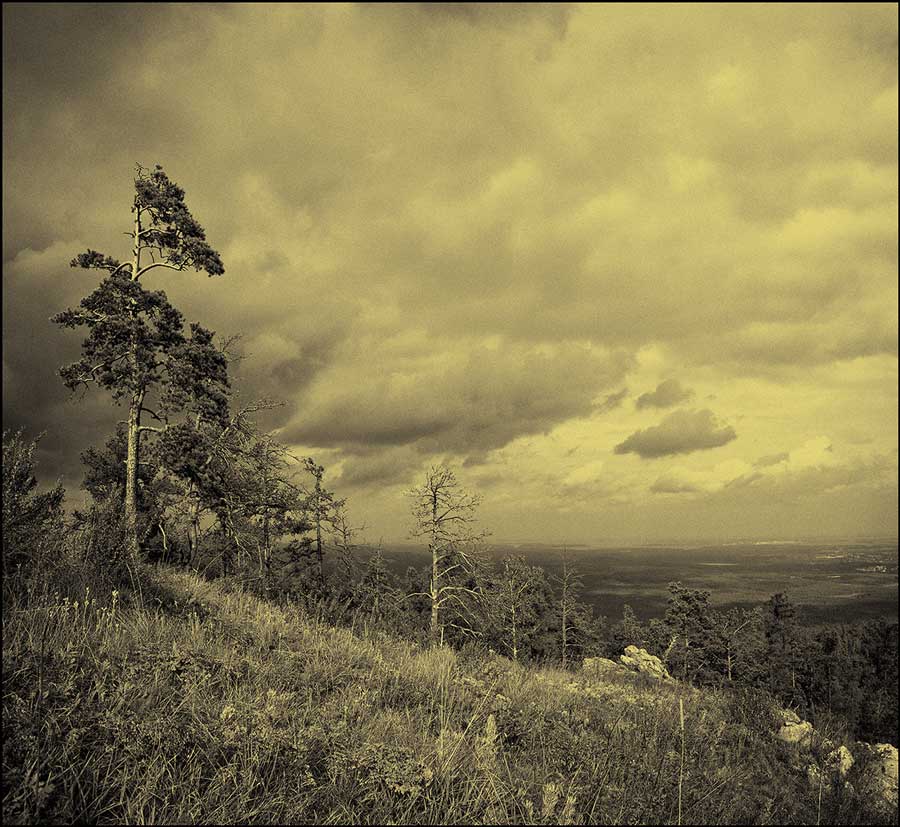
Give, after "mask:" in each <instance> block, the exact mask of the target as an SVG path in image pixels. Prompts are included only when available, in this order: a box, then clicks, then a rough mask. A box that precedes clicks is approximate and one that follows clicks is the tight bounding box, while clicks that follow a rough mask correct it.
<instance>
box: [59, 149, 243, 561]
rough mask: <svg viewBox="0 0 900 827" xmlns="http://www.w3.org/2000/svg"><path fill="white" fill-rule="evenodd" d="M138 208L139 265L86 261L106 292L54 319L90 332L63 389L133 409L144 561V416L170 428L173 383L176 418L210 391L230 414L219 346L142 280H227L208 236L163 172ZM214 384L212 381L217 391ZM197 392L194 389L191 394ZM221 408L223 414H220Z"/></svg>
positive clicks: (129, 509)
mask: <svg viewBox="0 0 900 827" xmlns="http://www.w3.org/2000/svg"><path fill="white" fill-rule="evenodd" d="M134 186H135V195H134V200H133V204H132V209H131V211H132V214H133V223H132V231H131V232H130V233H127V234H128V235H130V236H131V239H132V248H131V260H130V261H126V262H121V263H120V262H119V261H118V260H117V259H114V258H112V257H111V256H107V255H104V254H102V253H99V252H97V251H95V250H88V251H87V252H84V253H81V254H79V255H77V256H76V257H75V258H74V259H72V261H71V265H72V266H73V267H81V268H84V269H88V270H100V271H105V272H106V273H107V275H106V276H105V277H104V278H103V280H102V281H101V282H100V285H99V286H98V287H97V288H96V289H95V290H94V291H93V292H92V293H91V294H90V295H89V296H87V297H86V298H84V299H82V301H81V304H80V306H79V307H78V308H77V309H74V310H73V309H69V310H66V311H64V312H62V313H59V314H57V315H56V316H54V317H53V319H52V321H54V322H56V323H57V324H60V325H62V326H64V327H69V328H76V327H86V328H87V329H88V336H87V338H86V339H85V340H84V342H83V343H82V357H81V359H80V360H78V361H77V362H75V363H73V364H71V365H69V366H67V367H64V368H62V369H61V370H60V375H61V376H62V379H63V382H64V383H65V384H66V386H67V387H69V388H70V389H72V390H74V389H76V388H79V387H84V388H87V387H88V386H89V385H91V384H97V385H99V386H100V387H103V388H105V389H106V390H108V391H109V392H110V393H111V395H112V397H113V399H114V400H115V401H116V403H122V402H124V403H125V404H126V405H127V407H128V416H127V420H126V428H127V449H126V458H125V468H126V473H125V499H124V511H125V522H126V527H127V544H128V551H129V553H130V555H131V556H132V557H136V556H137V554H138V548H139V543H138V468H139V464H140V462H141V459H140V443H141V436H142V434H143V433H144V432H145V431H147V430H158V429H157V428H151V427H150V426H147V425H145V424H144V423H143V422H142V417H143V415H144V414H145V413H147V414H149V415H151V416H153V417H154V418H156V419H158V420H160V421H162V420H163V418H164V414H165V412H166V411H165V410H163V411H151V410H150V409H149V407H148V395H149V394H150V393H151V392H152V391H153V390H154V389H157V388H158V387H159V386H160V385H161V384H162V383H165V382H168V383H169V385H170V389H169V391H170V392H169V393H168V394H166V393H165V392H164V393H162V394H161V398H160V404H161V405H162V406H163V408H164V409H165V407H168V408H169V410H171V409H172V408H173V407H175V406H177V403H178V400H179V399H183V398H184V397H185V396H187V395H189V394H190V391H191V389H193V390H198V389H200V390H202V391H203V393H202V396H203V398H204V406H203V407H205V408H207V411H208V412H209V411H211V412H214V413H216V412H217V413H220V414H221V410H220V408H221V403H222V401H223V397H224V390H223V387H224V386H227V376H224V375H223V368H224V365H223V363H222V361H221V360H220V359H219V358H218V357H217V355H216V349H215V348H213V347H211V342H212V335H213V334H212V333H210V332H209V331H206V330H204V329H203V328H201V327H199V326H198V325H192V329H191V337H190V338H187V337H185V335H184V331H183V322H182V316H181V313H179V312H178V311H177V310H176V309H175V308H174V307H172V305H171V304H169V302H168V299H167V298H166V295H165V293H163V292H162V291H156V292H150V291H147V290H145V289H144V287H143V285H142V284H141V279H142V278H143V277H144V276H145V275H146V274H147V273H149V272H150V271H151V270H155V269H157V268H162V269H168V270H176V271H182V270H186V269H191V268H192V269H194V270H197V271H201V270H202V271H205V272H206V273H207V274H208V275H210V276H216V275H221V274H222V273H224V267H223V266H222V261H221V259H220V258H219V254H218V253H217V252H216V251H215V250H213V249H212V247H210V246H209V244H207V242H206V234H205V233H204V231H203V228H202V227H201V226H200V224H198V223H197V221H196V220H195V219H194V218H193V216H192V215H191V213H190V212H189V210H188V208H187V206H186V205H185V203H184V190H182V189H181V188H180V187H178V186H177V185H176V184H175V183H174V182H172V181H171V180H170V179H169V178H168V176H167V175H166V174H165V172H163V170H162V167H160V166H156V167H155V168H154V169H153V171H152V172H151V171H149V170H146V169H144V168H143V167H140V166H139V167H138V170H137V176H136V178H135V179H134ZM207 380H212V385H218V387H212V386H211V385H210V384H209V383H208V382H207ZM191 386H193V388H192V387H191ZM217 409H219V410H218V411H217Z"/></svg>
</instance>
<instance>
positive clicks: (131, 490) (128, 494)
mask: <svg viewBox="0 0 900 827" xmlns="http://www.w3.org/2000/svg"><path fill="white" fill-rule="evenodd" d="M142 402H143V394H141V393H135V394H134V395H133V396H132V397H131V404H130V405H129V406H128V451H127V454H126V458H125V534H126V536H125V547H126V550H127V552H128V556H129V557H130V558H131V559H132V560H137V558H138V536H137V482H138V475H137V472H138V461H139V459H138V456H139V440H140V430H139V429H140V424H141V404H142Z"/></svg>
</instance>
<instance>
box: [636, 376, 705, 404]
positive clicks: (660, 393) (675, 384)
mask: <svg viewBox="0 0 900 827" xmlns="http://www.w3.org/2000/svg"><path fill="white" fill-rule="evenodd" d="M693 395H694V392H693V391H692V390H691V389H690V388H685V387H682V385H681V382H679V381H678V380H677V379H666V381H665V382H660V383H659V385H657V387H656V390H655V391H651V392H648V393H642V394H641V395H640V396H639V397H638V398H637V400H636V401H635V403H634V405H635V407H636V408H638V409H641V408H671V407H672V406H673V405H678V404H680V403H681V402H686V401H687V400H688V399H690V398H691V397H692V396H693Z"/></svg>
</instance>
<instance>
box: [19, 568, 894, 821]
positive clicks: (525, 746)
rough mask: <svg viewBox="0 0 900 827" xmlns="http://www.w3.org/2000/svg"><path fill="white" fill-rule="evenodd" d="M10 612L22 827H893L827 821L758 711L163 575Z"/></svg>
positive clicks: (841, 802)
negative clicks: (469, 651) (333, 618)
mask: <svg viewBox="0 0 900 827" xmlns="http://www.w3.org/2000/svg"><path fill="white" fill-rule="evenodd" d="M5 609H6V610H5V618H4V620H5V622H4V627H3V674H4V701H3V729H4V745H3V766H4V782H5V783H4V787H5V793H4V803H3V816H4V821H6V822H7V823H10V822H13V823H33V822H35V821H47V820H49V821H56V822H71V821H82V822H83V821H88V822H101V821H102V822H154V823H165V822H168V823H186V822H216V823H228V822H244V823H246V822H249V821H256V822H295V823H296V822H301V823H310V822H314V823H347V822H350V823H391V822H393V823H459V822H466V823H528V824H548V823H553V824H556V823H560V824H563V823H568V824H580V823H597V824H622V823H629V824H642V823H643V824H660V823H677V822H678V818H679V795H680V809H681V822H682V823H685V824H700V823H711V824H726V823H728V824H751V823H754V824H757V823H758V824H777V823H816V822H817V820H819V821H821V823H844V824H847V823H872V821H873V820H874V819H877V818H881V819H882V820H883V818H885V817H882V816H879V815H878V813H871V812H867V811H865V810H864V809H863V803H862V800H861V799H860V798H858V797H856V796H855V794H853V793H852V791H850V790H848V789H847V788H842V789H836V790H832V789H829V788H826V789H825V790H824V792H823V793H822V797H821V800H820V794H819V792H817V791H815V790H811V789H810V786H809V784H808V782H807V780H806V776H805V774H804V773H803V772H801V771H800V770H799V765H797V764H796V763H795V761H794V755H793V753H792V752H791V748H790V747H788V746H786V745H783V744H780V743H778V742H776V741H775V740H774V739H773V738H772V735H771V732H772V729H773V727H774V726H775V719H774V715H773V712H772V710H771V708H770V707H769V706H767V704H766V703H765V702H764V701H763V700H762V699H761V698H759V697H758V696H753V695H746V694H743V695H739V694H737V693H729V692H718V691H706V690H704V691H702V692H700V691H698V690H695V689H693V688H691V687H688V686H686V685H683V684H680V683H677V684H674V685H658V684H654V683H650V682H648V681H646V680H645V679H642V678H641V677H639V676H636V675H635V676H631V675H621V676H615V677H613V678H610V679H608V680H602V681H601V680H598V679H596V678H588V677H587V676H584V675H577V674H573V673H569V672H563V671H560V670H555V669H547V668H545V669H537V668H527V669H526V668H524V667H522V666H519V665H517V664H514V663H512V662H510V661H508V660H506V659H504V658H501V657H498V656H495V655H492V654H487V655H483V654H482V655H474V654H473V655H465V654H457V653H454V652H453V651H450V650H447V649H438V650H423V649H421V648H419V647H417V646H415V645H413V644H410V643H408V642H405V641H402V640H398V639H394V638H388V637H383V636H367V635H363V636H357V635H353V634H351V633H350V632H349V631H347V630H342V629H335V628H331V627H324V626H321V625H318V624H316V623H315V622H312V621H310V620H309V619H308V618H305V617H303V616H302V614H301V613H299V612H298V611H296V610H294V609H291V608H281V607H278V606H275V605H273V604H269V603H266V602H263V601H260V600H258V599H257V598H255V597H253V596H251V595H249V594H246V593H243V592H240V591H238V590H234V591H229V590H228V587H227V584H225V583H222V582H218V583H210V582H207V581H205V580H202V579H200V578H199V577H197V576H196V575H193V574H189V573H185V572H181V571H175V570H172V569H164V568H156V569H151V570H148V571H147V572H146V573H145V574H144V575H143V576H142V581H141V585H140V586H139V587H138V588H137V590H136V591H135V592H134V593H133V594H131V595H130V596H129V598H128V600H125V599H124V598H123V597H121V596H120V595H119V594H118V593H111V594H104V595H101V596H92V595H91V594H90V592H89V591H88V593H87V594H85V595H82V597H81V599H79V600H77V601H73V600H71V599H70V598H68V597H60V596H59V595H58V594H57V595H54V596H49V597H46V598H44V599H43V600H33V601H32V602H31V604H29V605H25V606H23V605H18V604H17V605H7V606H6V607H5ZM679 700H681V701H682V702H683V707H684V716H685V720H684V728H683V729H682V727H681V725H680V720H679ZM851 780H852V779H851ZM893 819H894V821H896V815H895V814H894V816H893ZM888 820H889V818H888Z"/></svg>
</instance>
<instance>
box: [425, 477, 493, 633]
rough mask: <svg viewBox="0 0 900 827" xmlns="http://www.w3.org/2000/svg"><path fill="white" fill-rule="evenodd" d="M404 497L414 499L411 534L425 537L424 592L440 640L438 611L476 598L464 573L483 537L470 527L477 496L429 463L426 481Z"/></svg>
mask: <svg viewBox="0 0 900 827" xmlns="http://www.w3.org/2000/svg"><path fill="white" fill-rule="evenodd" d="M407 495H408V496H409V497H410V498H411V499H412V514H413V520H414V523H413V529H412V532H411V536H412V537H426V538H427V539H428V550H429V552H430V553H431V577H430V582H429V590H428V592H425V593H423V594H424V595H426V596H427V597H428V598H429V599H430V600H431V623H430V635H431V640H432V643H440V644H443V639H444V624H443V623H442V620H441V618H442V610H443V609H445V608H447V607H448V605H449V604H455V605H456V607H457V608H460V609H461V610H463V611H464V612H465V610H466V604H465V601H464V600H463V596H464V595H468V596H470V597H475V598H476V599H477V597H478V591H477V590H476V589H475V588H473V587H472V586H470V585H467V584H466V583H465V582H463V577H462V575H464V574H465V573H468V572H471V571H472V570H473V569H474V567H475V565H476V563H477V553H478V550H479V545H480V542H481V540H483V539H484V538H485V537H486V536H487V532H475V531H474V530H473V528H472V526H473V524H474V523H475V519H476V517H475V512H476V509H477V507H478V505H479V503H480V502H481V498H480V497H479V496H478V495H476V494H471V493H468V492H466V491H464V490H463V489H462V487H461V486H460V484H459V482H458V481H457V479H456V477H455V475H454V474H453V472H452V471H451V470H450V469H449V468H446V467H444V466H434V467H432V468H431V470H430V471H429V472H428V473H427V474H426V476H425V480H424V482H423V483H422V484H421V485H420V486H418V487H417V488H414V489H412V490H411V491H409V492H407ZM409 596H410V597H412V596H414V595H409Z"/></svg>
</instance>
